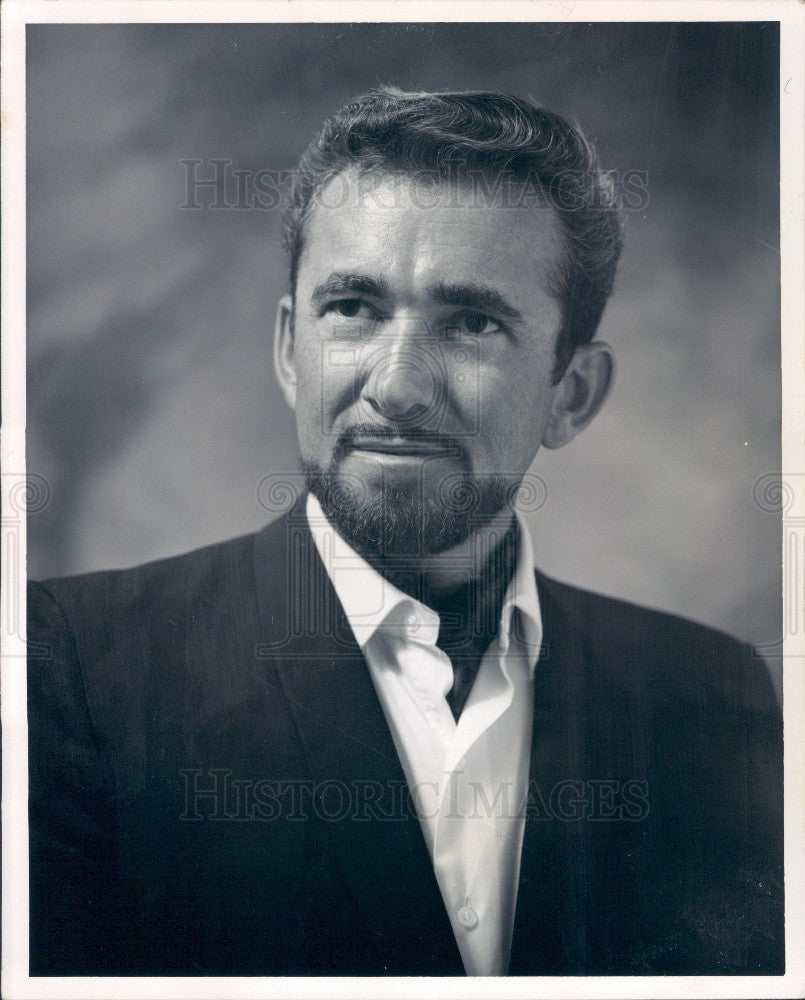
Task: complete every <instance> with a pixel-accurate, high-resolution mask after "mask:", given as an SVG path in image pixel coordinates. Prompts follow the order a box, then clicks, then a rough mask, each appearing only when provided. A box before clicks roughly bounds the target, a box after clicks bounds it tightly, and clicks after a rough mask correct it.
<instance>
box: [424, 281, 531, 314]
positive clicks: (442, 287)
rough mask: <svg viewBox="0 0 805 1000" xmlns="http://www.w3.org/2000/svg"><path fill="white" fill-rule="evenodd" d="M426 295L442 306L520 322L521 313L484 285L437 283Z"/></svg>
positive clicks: (498, 293) (492, 289)
mask: <svg viewBox="0 0 805 1000" xmlns="http://www.w3.org/2000/svg"><path fill="white" fill-rule="evenodd" d="M428 295H429V296H430V297H431V298H432V299H433V300H434V301H435V302H439V303H441V304H442V305H448V306H458V307H460V308H461V309H473V310H475V311H476V312H481V313H487V312H488V313H494V314H495V315H496V316H500V318H501V319H508V320H521V319H522V318H523V316H522V313H521V312H520V311H519V310H518V309H515V308H514V306H513V305H511V303H509V302H507V301H506V299H505V298H504V297H503V296H502V295H501V294H500V292H496V291H495V289H494V288H488V287H487V286H485V285H476V284H474V283H469V284H445V282H443V281H439V282H437V284H435V285H431V286H430V287H429V288H428Z"/></svg>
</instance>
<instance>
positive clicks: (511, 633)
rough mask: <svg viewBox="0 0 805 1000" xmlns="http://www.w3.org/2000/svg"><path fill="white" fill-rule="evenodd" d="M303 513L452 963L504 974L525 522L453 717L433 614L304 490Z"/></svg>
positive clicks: (525, 623)
mask: <svg viewBox="0 0 805 1000" xmlns="http://www.w3.org/2000/svg"><path fill="white" fill-rule="evenodd" d="M307 518H308V522H309V524H310V529H311V531H312V533H313V538H314V540H315V542H316V547H317V549H318V552H319V555H320V556H321V558H322V561H323V562H324V565H325V567H326V569H327V572H328V574H329V576H330V580H331V581H332V584H333V587H334V589H335V592H336V594H337V596H338V599H339V600H340V602H341V604H342V606H343V608H344V611H345V613H346V616H347V619H348V621H349V623H350V626H351V628H352V631H353V633H354V635H355V639H356V641H357V643H358V646H359V647H360V649H361V651H362V652H363V655H364V658H365V659H366V662H367V664H368V667H369V672H370V674H371V676H372V681H373V682H374V685H375V689H376V690H377V694H378V697H379V699H380V702H381V704H382V706H383V710H384V712H385V715H386V719H387V720H388V724H389V728H390V730H391V734H392V737H393V739H394V743H395V746H396V748H397V753H398V755H399V758H400V762H401V763H402V767H403V770H404V772H405V775H406V778H407V780H408V785H409V788H410V790H411V794H412V798H413V801H414V804H415V806H416V809H417V814H418V816H419V820H420V823H421V826H422V832H423V834H424V836H425V841H426V843H427V845H428V850H429V851H430V855H431V858H432V860H433V869H434V872H435V875H436V879H437V881H438V883H439V888H440V890H441V893H442V898H443V900H444V904H445V906H446V907H447V912H448V915H449V917H450V921H451V923H452V926H453V931H454V933H455V936H456V941H457V943H458V947H459V951H460V953H461V958H462V961H463V963H464V968H465V970H466V972H467V974H468V975H476V976H478V975H480V976H491V975H505V973H506V971H507V969H508V963H509V953H510V951H511V940H512V929H513V925H514V910H515V905H516V902H517V883H518V879H519V874H520V852H521V848H522V842H523V829H524V824H525V810H524V808H523V807H524V803H525V797H526V793H527V786H528V768H529V751H530V746H531V727H532V722H533V676H534V667H535V664H536V662H537V657H538V653H539V646H540V642H541V641H542V619H541V615H540V607H539V599H538V597H537V588H536V582H535V579H534V563H533V554H532V548H531V539H530V536H529V533H528V528H527V527H526V526H525V524H523V523H522V520H520V529H521V530H520V551H519V554H518V559H517V566H516V569H515V572H514V575H513V577H512V579H511V581H510V583H509V587H508V590H507V592H506V596H505V599H504V603H503V609H502V612H501V618H500V627H499V630H498V634H497V636H496V637H495V639H494V640H493V641H492V644H491V645H490V647H489V649H488V650H487V652H486V653H485V655H484V656H483V658H482V660H481V664H480V667H479V669H478V675H477V677H476V679H475V683H474V684H473V687H472V690H471V691H470V695H469V698H468V699H467V702H466V705H465V706H464V710H463V712H462V713H461V716H460V718H459V720H458V723H456V721H455V720H454V718H453V714H452V712H451V710H450V706H449V705H448V703H447V699H446V695H447V693H448V692H449V690H450V688H451V686H452V684H453V668H452V665H451V663H450V660H449V658H448V656H447V655H446V654H445V653H444V652H442V650H440V649H439V648H438V647H437V646H436V640H437V638H438V634H439V616H438V614H436V612H435V611H433V610H432V609H431V608H428V607H426V606H425V605H424V604H422V603H421V602H420V601H417V600H415V599H414V598H412V597H410V596H409V595H407V594H405V593H403V592H402V591H401V590H399V589H398V588H396V587H395V586H393V584H391V583H389V581H388V580H386V579H385V578H384V577H382V576H381V575H380V574H379V573H378V572H377V571H376V570H374V569H373V568H372V567H371V566H370V565H369V564H368V563H367V562H366V561H365V560H364V559H363V558H362V557H361V556H359V555H358V554H357V553H356V552H355V550H354V549H352V548H351V546H349V545H348V544H347V543H346V542H345V541H344V539H343V538H341V536H340V535H339V534H338V533H337V532H336V531H335V529H334V528H333V527H332V525H331V524H330V523H329V521H328V520H327V518H326V517H325V516H324V513H323V512H322V509H321V506H320V504H319V502H318V500H317V499H316V497H315V496H314V495H313V494H310V495H309V497H308V501H307ZM518 623H519V624H518ZM389 877H390V878H394V877H395V873H393V872H391V873H389Z"/></svg>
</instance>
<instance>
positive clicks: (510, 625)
mask: <svg viewBox="0 0 805 1000" xmlns="http://www.w3.org/2000/svg"><path fill="white" fill-rule="evenodd" d="M305 513H306V515H307V520H308V525H309V526H310V531H311V534H312V535H313V540H314V542H315V543H316V548H317V550H318V553H319V555H320V556H321V560H322V562H323V563H324V567H325V569H326V570H327V574H328V576H329V577H330V581H331V583H332V585H333V589H334V590H335V592H336V596H337V597H338V600H339V601H340V602H341V606H342V607H343V609H344V613H345V614H346V616H347V620H348V621H349V624H350V627H351V628H352V631H353V633H354V635H355V640H356V642H357V643H358V645H359V646H360V648H361V649H364V648H365V646H366V645H367V644H368V643H369V641H370V640H371V638H372V636H373V635H374V634H375V632H377V630H378V629H379V628H380V627H381V626H382V627H383V630H384V631H397V630H399V631H400V632H401V633H403V634H405V635H406V637H407V638H409V639H410V640H411V641H413V642H421V643H425V644H428V645H435V644H436V639H437V638H438V635H439V616H438V614H437V613H436V612H435V611H434V610H433V609H432V608H429V607H427V605H425V604H423V603H422V602H421V601H417V600H416V599H415V598H413V597H411V596H410V595H409V594H406V593H404V592H403V591H401V590H400V589H399V588H398V587H395V586H394V584H393V583H391V582H390V581H388V580H387V579H386V578H385V577H384V576H382V575H381V574H380V573H378V572H377V570H376V569H374V568H373V567H372V566H370V565H369V563H368V562H366V560H365V559H364V558H363V557H362V556H360V555H358V553H357V552H356V551H355V550H354V549H353V548H352V546H351V545H349V543H348V542H346V541H345V540H344V539H343V538H342V537H341V535H339V534H338V532H337V531H336V530H335V528H334V527H333V526H332V524H331V523H330V521H329V520H328V519H327V517H326V516H325V514H324V511H323V510H322V509H321V504H320V503H319V501H318V498H317V497H316V496H315V495H314V494H313V493H308V497H307V505H306V508H305ZM515 516H516V517H517V520H518V522H519V525H520V532H519V534H520V549H519V553H518V556H517V565H516V567H515V571H514V575H513V576H512V578H511V580H510V581H509V586H508V588H507V590H506V596H505V598H504V601H503V609H502V612H501V619H500V631H499V639H500V645H501V651H502V652H503V653H504V654H505V653H506V652H507V651H508V648H509V644H510V642H511V636H512V633H513V632H515V634H516V636H517V638H518V639H519V641H520V642H521V643H522V644H523V645H524V647H525V649H526V652H527V655H528V660H529V667H530V670H531V672H532V674H533V671H534V667H535V665H536V662H537V658H538V655H539V648H540V643H541V642H542V615H541V611H540V605H539V595H538V594H537V584H536V579H535V576H534V551H533V546H532V543H531V535H530V533H529V530H528V526H527V525H526V524H525V522H524V521H523V518H522V517H521V516H520V514H519V513H516V514H515ZM515 612H518V613H517V614H515Z"/></svg>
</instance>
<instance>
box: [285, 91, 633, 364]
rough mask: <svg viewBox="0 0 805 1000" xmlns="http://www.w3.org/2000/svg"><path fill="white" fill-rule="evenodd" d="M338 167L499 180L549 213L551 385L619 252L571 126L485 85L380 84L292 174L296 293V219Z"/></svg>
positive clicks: (496, 184) (613, 209)
mask: <svg viewBox="0 0 805 1000" xmlns="http://www.w3.org/2000/svg"><path fill="white" fill-rule="evenodd" d="M348 169H357V170H358V171H360V172H367V173H368V172H380V173H383V172H387V173H392V174H407V175H414V176H416V175H419V174H422V173H425V174H428V175H429V176H430V177H431V178H432V177H434V176H435V177H436V178H437V179H440V180H444V181H449V182H453V183H459V184H468V183H470V184H472V185H473V186H474V187H475V188H476V189H477V185H478V183H479V181H480V182H482V183H483V188H482V190H483V192H484V193H485V195H486V196H487V197H488V196H490V192H491V193H492V196H496V194H495V193H496V192H497V193H499V192H500V184H501V181H506V182H507V183H513V184H514V185H520V190H522V187H523V186H526V185H527V186H529V187H530V188H531V189H533V190H537V191H538V192H539V194H540V196H541V197H543V198H544V199H545V200H546V201H547V203H548V204H550V205H551V206H552V207H553V208H554V209H555V210H556V212H557V215H558V217H559V220H560V222H561V226H562V232H563V234H564V239H565V246H564V252H563V254H562V257H561V260H560V264H559V267H558V269H557V272H556V273H555V274H553V275H551V291H552V293H553V294H554V296H555V297H556V299H557V301H558V302H559V303H560V305H561V308H562V322H561V327H560V330H559V335H558V338H557V343H556V365H555V368H554V381H558V380H559V378H561V376H562V373H563V372H564V371H565V368H566V367H567V364H568V362H569V361H570V359H571V357H572V356H573V352H574V351H575V349H576V347H577V345H579V344H585V343H588V342H589V341H590V340H592V338H593V336H594V335H595V331H596V329H597V328H598V324H599V322H600V320H601V315H602V313H603V311H604V307H605V305H606V302H607V299H608V297H609V295H610V293H611V291H612V287H613V283H614V279H615V269H616V266H617V263H618V258H619V256H620V252H621V242H622V241H621V216H620V212H619V210H618V208H617V205H616V203H615V199H614V196H613V185H612V182H611V179H610V178H609V177H608V176H607V175H606V174H605V173H603V172H602V170H601V168H600V166H599V163H598V159H597V156H596V153H595V150H594V149H593V147H592V145H591V144H590V143H589V142H588V141H587V139H586V138H585V137H584V135H583V133H582V131H581V129H580V128H579V127H578V126H577V125H571V124H570V123H569V122H567V121H566V120H565V119H564V118H562V117H561V116H560V115H557V114H554V113H553V112H551V111H547V110H546V109H545V108H542V107H538V106H537V105H535V104H532V103H531V102H530V101H526V100H523V99H521V98H518V97H514V96H511V95H509V94H501V93H495V92H486V91H478V92H469V93H433V94H431V93H406V92H404V91H401V90H397V89H396V88H393V87H380V88H378V89H376V90H372V91H370V92H369V93H367V94H364V95H362V96H361V97H357V98H355V100H353V101H350V102H349V103H348V104H345V105H344V107H342V108H341V109H340V110H339V111H337V112H336V113H335V114H334V115H333V116H332V117H331V118H328V119H327V121H326V122H325V123H324V125H323V126H322V129H321V131H320V133H319V134H318V135H317V136H316V137H315V138H314V139H313V141H312V142H311V143H310V145H309V146H308V147H307V149H306V150H305V151H304V153H303V154H302V157H301V159H300V161H299V164H298V169H297V170H296V171H295V172H294V175H293V180H292V183H291V188H290V193H289V197H288V201H287V204H286V206H285V213H284V219H283V243H284V246H285V249H286V250H287V252H288V255H289V258H290V286H291V292H292V294H295V292H296V280H297V274H298V270H299V259H300V256H301V254H302V250H303V247H304V224H305V219H306V217H307V213H308V212H309V210H310V207H311V204H312V203H313V200H314V196H315V195H316V193H317V192H319V191H321V190H322V189H323V188H324V186H325V185H326V184H327V183H328V181H329V180H331V179H332V178H333V177H335V176H337V175H338V174H341V173H342V172H343V171H345V170H348Z"/></svg>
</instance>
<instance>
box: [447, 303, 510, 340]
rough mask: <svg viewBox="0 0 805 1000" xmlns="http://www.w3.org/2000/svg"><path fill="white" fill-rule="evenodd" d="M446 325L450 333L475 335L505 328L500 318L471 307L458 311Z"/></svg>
mask: <svg viewBox="0 0 805 1000" xmlns="http://www.w3.org/2000/svg"><path fill="white" fill-rule="evenodd" d="M446 327H447V330H448V332H449V333H453V334H462V333H463V334H470V336H473V337H481V336H484V335H485V334H493V333H500V332H501V331H503V330H504V326H503V324H502V323H500V322H499V321H498V320H496V319H493V318H492V317H491V316H487V314H486V313H482V312H475V311H474V310H471V309H463V310H462V311H461V312H460V313H456V314H455V316H452V317H451V318H450V320H449V321H448V322H447V324H446Z"/></svg>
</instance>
